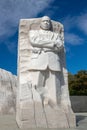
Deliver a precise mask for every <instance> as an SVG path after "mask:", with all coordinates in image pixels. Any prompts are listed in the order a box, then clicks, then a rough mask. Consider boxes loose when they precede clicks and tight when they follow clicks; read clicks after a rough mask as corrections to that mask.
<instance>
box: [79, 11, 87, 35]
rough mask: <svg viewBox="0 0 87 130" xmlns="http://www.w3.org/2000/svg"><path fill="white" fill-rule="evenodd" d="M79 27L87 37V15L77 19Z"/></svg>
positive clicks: (84, 14)
mask: <svg viewBox="0 0 87 130" xmlns="http://www.w3.org/2000/svg"><path fill="white" fill-rule="evenodd" d="M77 26H78V27H79V29H80V30H81V31H83V32H84V33H85V34H86V35H87V13H83V14H81V15H80V16H78V18H77Z"/></svg>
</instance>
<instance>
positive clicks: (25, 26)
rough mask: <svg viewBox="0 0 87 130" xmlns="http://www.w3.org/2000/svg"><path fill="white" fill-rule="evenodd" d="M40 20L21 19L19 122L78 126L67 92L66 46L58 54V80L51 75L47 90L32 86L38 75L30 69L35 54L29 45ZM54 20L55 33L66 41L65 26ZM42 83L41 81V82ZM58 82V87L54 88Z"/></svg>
mask: <svg viewBox="0 0 87 130" xmlns="http://www.w3.org/2000/svg"><path fill="white" fill-rule="evenodd" d="M40 22H41V18H38V19H22V20H21V21H20V27H19V43H18V90H17V108H16V109H17V113H16V121H17V123H18V125H19V127H20V128H41V127H42V128H70V127H75V126H76V122H75V115H74V113H73V111H72V110H71V103H70V99H69V92H68V79H67V77H68V73H67V69H66V63H65V51H64V49H63V50H62V52H60V53H59V54H58V56H59V57H60V64H61V72H60V75H59V77H58V80H59V81H57V80H56V79H54V80H53V79H52V78H54V77H51V78H50V82H47V85H48V83H49V85H50V86H49V88H48V90H47V89H45V87H44V88H43V87H42V88H41V90H38V89H36V88H35V87H34V86H32V83H31V81H32V80H33V81H35V80H37V79H36V76H35V75H33V71H32V72H31V71H30V70H29V67H32V66H29V65H30V60H31V56H32V53H31V51H30V49H32V47H31V45H30V39H29V31H30V30H39V27H40ZM51 22H52V29H53V32H54V33H58V34H59V35H60V36H61V39H62V40H64V36H63V25H62V24H61V23H59V22H56V21H53V20H52V21H51ZM49 54H50V53H49ZM42 60H43V59H42ZM32 65H34V64H32ZM59 71H60V70H59ZM51 79H52V80H53V81H54V83H53V82H52V81H51ZM39 83H41V81H40V82H39ZM56 84H57V88H56V87H55V85H56ZM53 85H54V86H53ZM47 92H48V93H47ZM41 93H46V94H48V95H49V96H48V95H47V96H48V97H45V98H44V97H42V94H41ZM45 96H46V95H45ZM56 97H57V100H56ZM52 99H53V101H52Z"/></svg>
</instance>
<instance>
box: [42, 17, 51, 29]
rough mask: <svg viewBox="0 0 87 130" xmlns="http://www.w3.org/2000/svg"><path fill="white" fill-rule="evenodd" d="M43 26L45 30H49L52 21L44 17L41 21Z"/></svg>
mask: <svg viewBox="0 0 87 130" xmlns="http://www.w3.org/2000/svg"><path fill="white" fill-rule="evenodd" d="M41 28H42V29H44V30H49V29H50V28H51V21H50V20H48V19H44V20H42V21H41Z"/></svg>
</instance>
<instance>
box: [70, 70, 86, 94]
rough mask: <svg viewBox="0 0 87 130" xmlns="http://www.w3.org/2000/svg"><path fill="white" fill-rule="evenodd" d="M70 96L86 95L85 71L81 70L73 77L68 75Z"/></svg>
mask: <svg viewBox="0 0 87 130" xmlns="http://www.w3.org/2000/svg"><path fill="white" fill-rule="evenodd" d="M68 83H69V92H70V95H87V71H86V70H81V71H79V72H78V73H77V74H75V75H73V74H71V73H68Z"/></svg>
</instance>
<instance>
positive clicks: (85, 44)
mask: <svg viewBox="0 0 87 130" xmlns="http://www.w3.org/2000/svg"><path fill="white" fill-rule="evenodd" d="M44 15H48V16H49V17H50V18H51V19H53V20H56V21H59V22H61V23H62V24H63V25H64V35H65V47H66V62H67V69H68V71H69V72H71V73H73V74H75V73H77V72H78V71H79V70H87V0H82V1H80V0H2V1H0V68H3V69H5V70H8V71H11V72H12V73H13V74H16V73H17V46H18V26H19V20H20V19H21V18H23V19H26V18H34V17H35V18H37V17H42V16H44Z"/></svg>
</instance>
